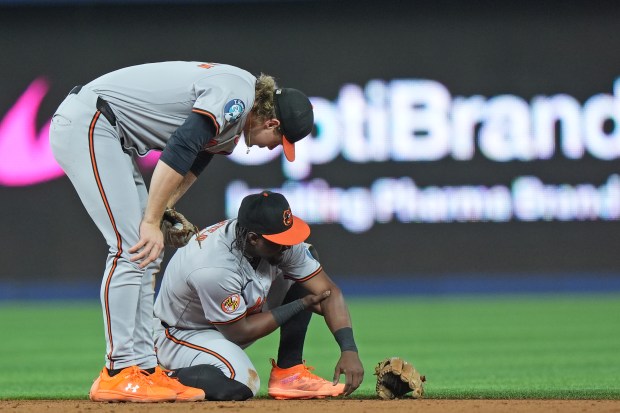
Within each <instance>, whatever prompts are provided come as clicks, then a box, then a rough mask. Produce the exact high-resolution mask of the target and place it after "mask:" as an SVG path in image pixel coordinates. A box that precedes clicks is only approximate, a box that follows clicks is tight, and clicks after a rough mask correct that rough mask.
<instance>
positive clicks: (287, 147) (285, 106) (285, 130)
mask: <svg viewBox="0 0 620 413" xmlns="http://www.w3.org/2000/svg"><path fill="white" fill-rule="evenodd" d="M273 98H274V99H273V100H274V103H275V109H276V117H277V118H278V120H279V121H280V129H281V130H282V134H283V135H284V138H283V139H282V147H283V148H284V156H286V159H288V160H289V162H293V161H294V160H295V142H297V141H300V140H301V139H303V138H305V137H306V136H308V135H309V134H310V132H312V128H313V127H314V112H312V104H311V103H310V99H308V97H307V96H306V95H304V93H303V92H301V91H299V90H297V89H292V88H282V89H276V90H275V92H274V94H273Z"/></svg>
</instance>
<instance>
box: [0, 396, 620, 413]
mask: <svg viewBox="0 0 620 413" xmlns="http://www.w3.org/2000/svg"><path fill="white" fill-rule="evenodd" d="M0 411H10V412H46V411H49V412H52V411H53V412H57V411H59V412H63V413H74V412H81V413H107V412H132V413H134V412H174V413H177V412H192V413H197V412H216V411H218V412H241V413H263V412H265V413H267V412H268V413H277V412H281V413H284V412H291V411H293V412H296V413H310V412H312V413H315V412H321V413H342V412H347V413H357V412H360V413H366V412H381V411H389V412H390V413H401V412H402V413H405V412H407V413H411V412H416V411H420V412H424V413H450V412H454V413H461V412H463V413H465V412H481V413H486V412H489V413H491V412H493V413H503V412H511V413H514V412H518V413H521V412H522V413H526V412H527V413H577V412H597V413H608V412H609V413H611V412H614V413H620V400H412V399H408V400H391V401H383V400H339V399H331V400H299V401H297V400H295V401H293V400H289V401H286V400H282V401H278V400H266V399H257V400H249V401H245V402H196V403H183V404H181V403H159V404H135V403H94V402H89V401H85V400H10V401H0Z"/></svg>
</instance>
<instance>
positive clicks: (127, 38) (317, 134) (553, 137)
mask: <svg viewBox="0 0 620 413" xmlns="http://www.w3.org/2000/svg"><path fill="white" fill-rule="evenodd" d="M434 3H435V2H430V1H426V2H422V1H414V2H410V3H407V4H402V2H390V1H388V2H385V4H384V3H381V4H382V5H383V6H382V7H383V8H382V13H380V14H377V15H375V14H372V9H373V6H376V5H378V4H379V2H376V3H375V2H369V1H362V2H349V1H341V2H289V3H282V4H279V5H278V7H275V5H273V4H271V3H269V2H253V3H251V4H249V3H243V2H242V3H235V4H226V3H220V2H213V3H210V4H209V5H195V4H194V5H190V4H185V5H182V6H173V5H166V4H158V5H157V6H152V7H146V6H144V7H142V6H135V5H134V6H128V5H126V6H123V5H121V4H118V3H116V4H115V5H114V6H108V7H105V6H101V5H99V6H93V7H87V6H81V7H69V6H64V7H35V8H27V7H21V8H20V7H12V8H0V9H1V10H2V13H0V23H1V24H0V33H2V34H3V36H1V37H2V40H0V45H1V46H2V50H3V51H4V52H3V53H4V57H5V59H4V61H3V65H2V66H1V67H0V85H2V86H1V89H0V90H2V91H3V93H2V95H1V96H0V202H2V205H3V206H4V207H3V208H4V211H6V212H5V214H10V216H11V219H10V220H9V222H7V225H8V227H9V228H8V231H7V232H4V233H3V235H2V236H0V247H1V248H2V250H3V251H5V252H4V253H3V257H2V261H3V268H2V270H0V276H2V277H3V278H6V279H13V278H15V279H17V278H22V277H25V279H40V278H47V279H73V278H78V277H82V276H84V275H87V276H88V277H91V279H94V280H96V279H97V278H98V277H99V276H100V275H99V272H100V267H102V265H103V257H104V256H105V249H106V247H105V244H104V243H103V240H102V238H101V236H100V235H99V233H98V232H97V230H96V228H95V226H94V225H93V224H92V222H90V220H89V218H88V216H87V214H86V212H85V211H83V208H82V206H81V204H80V202H79V199H78V198H77V195H76V194H75V192H74V190H73V188H72V187H71V185H70V183H69V182H68V180H67V178H66V177H64V174H63V172H62V170H60V168H59V167H58V165H57V164H56V162H55V161H54V159H53V156H52V154H51V151H50V148H49V141H48V129H49V121H50V118H51V116H52V114H53V112H54V110H55V108H56V107H57V106H58V104H59V103H60V102H61V101H62V99H63V98H64V96H65V95H66V94H67V93H68V91H69V90H70V89H71V87H72V86H74V85H76V84H84V83H87V82H88V81H90V80H92V79H93V78H95V77H97V76H99V75H101V74H104V73H106V72H109V71H112V70H115V69H118V68H120V67H124V66H130V65H134V64H140V63H145V62H153V61H163V60H200V61H205V62H223V63H230V64H234V65H237V66H240V67H243V68H245V69H247V70H249V71H251V72H252V73H255V74H258V73H260V72H265V73H268V74H271V75H274V76H275V77H276V79H277V80H278V82H279V83H280V84H281V85H284V86H289V87H296V88H299V89H301V90H304V91H305V92H306V94H308V95H309V96H311V101H312V104H313V107H314V112H315V127H314V130H313V132H312V134H311V136H309V137H308V138H307V139H304V140H303V141H301V142H299V143H298V144H297V159H296V161H295V162H294V163H289V162H287V161H286V160H285V159H284V157H283V155H282V153H281V151H280V149H279V148H278V149H276V150H273V151H270V150H268V149H259V148H252V149H251V150H250V152H249V153H248V152H247V151H246V147H245V145H244V143H243V141H240V143H239V145H238V147H237V149H236V150H235V152H234V153H233V154H232V155H231V156H229V157H224V156H218V157H216V159H215V160H214V161H213V162H212V165H210V166H209V168H207V170H206V171H205V172H204V176H201V178H200V179H199V181H198V182H197V183H196V184H195V185H194V187H192V189H191V190H190V191H189V193H188V194H187V195H186V196H185V198H183V200H182V201H181V202H180V204H179V205H178V208H179V209H180V210H181V211H182V212H183V213H184V214H185V215H187V216H188V217H189V218H190V219H191V220H192V221H194V222H196V224H198V225H199V226H201V227H202V226H207V225H209V224H212V223H214V222H217V221H220V220H222V219H225V218H231V217H234V216H236V211H237V208H238V206H239V204H240V202H241V199H242V198H243V197H244V196H245V195H247V194H249V193H253V192H257V191H260V190H262V189H271V190H274V191H278V192H282V193H284V194H285V196H287V198H288V199H289V201H290V202H291V206H292V209H293V211H294V213H295V214H296V215H299V216H301V217H302V218H304V219H305V220H307V221H308V222H309V223H310V224H311V226H312V229H313V233H312V236H311V239H310V241H311V242H312V243H314V244H316V246H317V248H318V250H319V253H320V255H321V258H322V260H323V261H324V265H325V267H326V269H327V271H328V273H330V274H334V275H337V276H340V277H344V278H347V279H349V278H350V279H353V277H356V276H369V277H374V276H383V275H388V276H390V277H417V276H421V277H430V276H435V277H439V276H442V275H445V274H452V275H454V274H467V275H468V276H469V275H472V274H493V276H494V277H501V276H502V274H505V275H508V274H512V275H514V274H526V273H527V274H540V273H545V274H557V275H558V276H562V274H568V273H580V274H590V273H592V274H594V273H597V274H608V273H610V274H615V273H616V272H617V270H618V264H619V262H618V258H617V254H616V253H615V251H614V250H615V248H614V246H615V245H618V241H620V235H618V234H619V230H620V221H619V219H620V168H618V166H619V164H618V159H619V158H620V127H619V126H618V125H620V55H618V54H617V53H614V50H618V49H617V47H620V39H617V38H616V37H615V36H613V34H614V30H615V23H614V22H616V21H617V18H620V6H615V3H613V2H601V3H597V4H596V6H595V7H588V4H590V3H588V2H579V1H577V2H571V3H570V5H565V4H564V3H563V2H560V1H557V2H556V1H550V2H545V4H543V5H541V4H538V3H536V4H534V2H531V3H530V2H526V3H524V4H523V5H522V7H519V8H517V7H515V6H514V5H512V4H510V2H496V3H492V6H491V3H486V2H473V3H468V4H461V3H460V2H449V1H448V2H445V4H443V3H442V5H436V4H434ZM354 6H356V7H354ZM310 12H312V13H311V15H312V16H313V17H312V19H307V18H304V17H302V16H304V13H306V15H307V13H310ZM227 14H231V15H235V16H236V20H238V21H239V22H243V24H232V23H231V21H230V18H225V19H222V18H217V17H216V16H222V15H227ZM370 16H372V18H371V19H370ZM266 21H270V22H272V23H271V24H266V23H265V22H266ZM276 23H277V24H276ZM43 24H45V30H44V29H43V26H42V25H43ZM43 33H46V34H45V35H43ZM11 36H13V37H11ZM9 37H11V38H18V39H20V41H19V42H16V41H9V40H8V39H9ZM35 47H36V50H37V53H36V54H35V55H33V53H31V52H30V50H31V49H32V48H35ZM267 51H269V53H267ZM158 156H159V153H157V152H151V153H149V155H148V156H146V157H144V158H140V159H139V162H140V165H141V167H142V168H143V172H144V174H145V176H146V177H147V179H148V178H149V176H150V173H151V171H152V169H153V167H154V165H155V163H156V162H157V159H158ZM170 253H171V251H169V252H168V254H170ZM463 277H465V275H464V276H463Z"/></svg>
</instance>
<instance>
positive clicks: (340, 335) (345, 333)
mask: <svg viewBox="0 0 620 413" xmlns="http://www.w3.org/2000/svg"><path fill="white" fill-rule="evenodd" d="M334 337H335V338H336V341H337V342H338V345H339V346H340V351H355V352H356V353H357V346H356V345H355V340H354V339H353V329H352V328H351V327H343V328H341V329H340V330H338V331H336V332H335V333H334Z"/></svg>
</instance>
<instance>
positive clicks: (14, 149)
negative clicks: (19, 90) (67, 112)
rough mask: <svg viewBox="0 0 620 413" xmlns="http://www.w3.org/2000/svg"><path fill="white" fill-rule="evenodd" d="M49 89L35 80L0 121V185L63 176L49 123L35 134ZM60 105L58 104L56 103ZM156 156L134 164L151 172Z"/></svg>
mask: <svg viewBox="0 0 620 413" xmlns="http://www.w3.org/2000/svg"><path fill="white" fill-rule="evenodd" d="M48 89H49V84H48V82H47V81H46V80H45V79H43V78H38V79H35V80H34V81H33V82H32V83H31V84H30V85H29V86H28V88H27V89H26V91H25V92H24V93H23V94H22V95H21V96H20V97H19V99H18V100H17V102H15V104H14V105H13V106H12V107H11V109H9V111H8V112H7V113H6V115H4V117H3V118H2V120H0V185H2V186H29V185H34V184H38V183H41V182H46V181H50V180H52V179H56V178H59V177H61V176H63V175H64V172H63V170H62V169H61V168H60V166H59V165H58V163H57V162H56V160H55V159H54V155H53V154H52V150H51V147H50V142H49V128H50V122H51V119H49V120H48V121H47V122H45V124H44V125H43V126H42V127H41V129H40V130H39V131H37V130H36V119H37V113H38V111H39V107H40V106H41V102H42V101H43V98H44V97H45V95H46V94H47V91H48ZM59 103H60V102H59ZM159 155H160V152H158V151H151V152H149V154H148V155H147V156H145V157H143V158H139V160H138V163H139V164H140V167H141V168H143V169H144V170H151V169H153V168H154V167H155V164H156V163H157V160H158V159H159Z"/></svg>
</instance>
